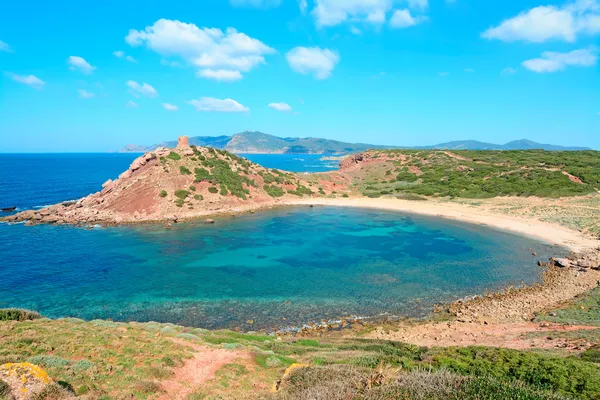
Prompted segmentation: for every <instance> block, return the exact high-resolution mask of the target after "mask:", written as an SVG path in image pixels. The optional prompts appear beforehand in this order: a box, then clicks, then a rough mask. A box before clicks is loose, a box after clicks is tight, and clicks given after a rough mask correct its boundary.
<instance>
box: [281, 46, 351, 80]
mask: <svg viewBox="0 0 600 400" xmlns="http://www.w3.org/2000/svg"><path fill="white" fill-rule="evenodd" d="M286 58H287V61H288V64H289V65H290V68H292V69H293V70H294V71H296V72H299V73H301V74H304V75H307V74H313V75H314V76H315V78H317V79H326V78H329V76H331V71H333V69H334V68H335V65H336V64H337V63H338V62H339V61H340V56H339V55H338V54H337V53H336V52H333V51H331V50H329V49H321V48H319V47H296V48H294V49H292V50H290V51H289V52H288V53H287V54H286Z"/></svg>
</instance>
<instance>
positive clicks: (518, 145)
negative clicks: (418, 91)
mask: <svg viewBox="0 0 600 400" xmlns="http://www.w3.org/2000/svg"><path fill="white" fill-rule="evenodd" d="M190 144H194V145H196V146H205V147H214V148H217V149H224V150H227V151H230V152H232V153H247V154H348V153H356V152H360V151H365V150H369V149H393V148H410V147H401V146H382V145H373V144H365V143H347V142H340V141H337V140H329V139H321V138H311V137H308V138H281V137H278V136H273V135H269V134H266V133H262V132H258V131H254V132H251V131H246V132H242V133H237V134H235V135H233V136H194V137H190ZM175 146H177V141H176V140H174V141H169V142H163V143H158V144H155V145H152V146H140V145H134V144H130V145H127V146H125V147H124V148H123V149H121V150H120V151H121V152H123V153H143V152H147V151H152V150H155V149H156V148H158V147H175ZM412 148H415V149H424V150H428V149H431V150H433V149H443V150H533V149H536V150H549V151H556V150H590V149H589V148H587V147H564V146H556V145H551V144H541V143H536V142H532V141H531V140H527V139H522V140H515V141H512V142H509V143H506V144H494V143H486V142H479V141H477V140H456V141H452V142H446V143H440V144H436V145H433V146H416V147H412Z"/></svg>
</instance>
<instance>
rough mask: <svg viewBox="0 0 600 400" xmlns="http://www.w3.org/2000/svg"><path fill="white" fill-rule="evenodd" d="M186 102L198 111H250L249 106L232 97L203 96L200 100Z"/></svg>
mask: <svg viewBox="0 0 600 400" xmlns="http://www.w3.org/2000/svg"><path fill="white" fill-rule="evenodd" d="M186 103H188V104H190V105H192V106H194V107H195V108H196V110H198V111H215V112H248V111H250V109H249V108H247V107H245V106H243V105H241V104H240V103H238V102H237V101H235V100H232V99H215V98H214V97H201V98H200V99H198V100H195V99H194V100H189V101H186Z"/></svg>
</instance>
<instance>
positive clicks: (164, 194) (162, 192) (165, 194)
mask: <svg viewBox="0 0 600 400" xmlns="http://www.w3.org/2000/svg"><path fill="white" fill-rule="evenodd" d="M158 195H159V196H160V197H167V196H168V193H167V191H166V190H161V191H160V193H159V194H158Z"/></svg>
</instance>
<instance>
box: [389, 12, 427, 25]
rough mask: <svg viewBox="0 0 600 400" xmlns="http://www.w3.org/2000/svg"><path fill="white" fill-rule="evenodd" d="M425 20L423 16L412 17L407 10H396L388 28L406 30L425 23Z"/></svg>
mask: <svg viewBox="0 0 600 400" xmlns="http://www.w3.org/2000/svg"><path fill="white" fill-rule="evenodd" d="M427 19H428V18H427V17H424V16H418V17H413V16H412V15H411V13H410V11H409V10H408V9H405V10H396V11H394V14H393V15H392V18H391V19H390V26H391V27H392V28H408V27H410V26H414V25H417V24H420V23H421V22H424V21H427Z"/></svg>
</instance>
